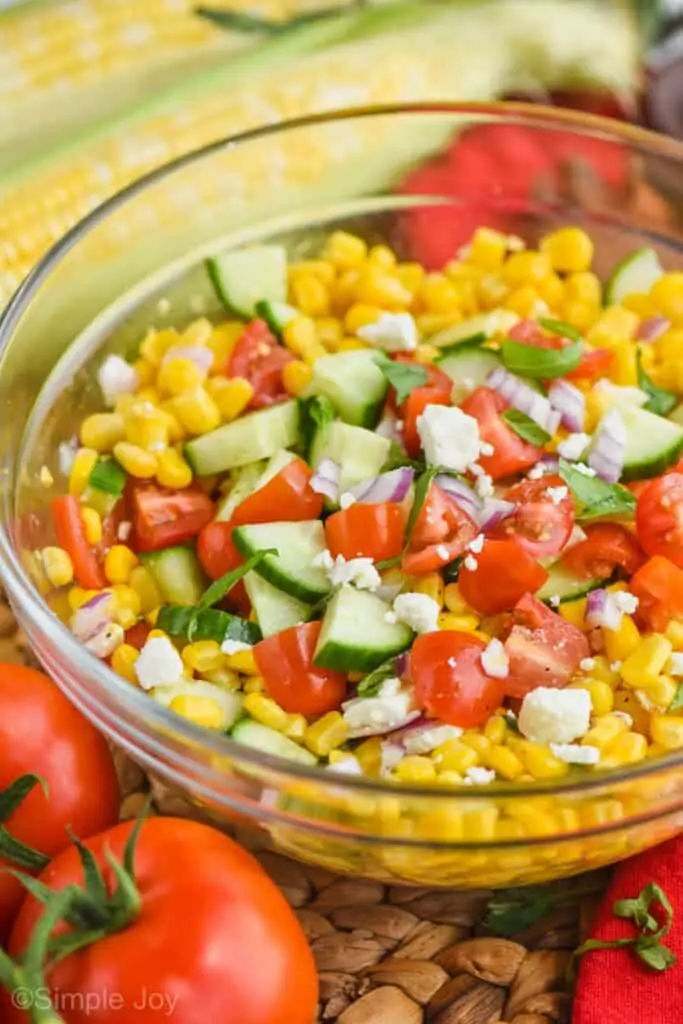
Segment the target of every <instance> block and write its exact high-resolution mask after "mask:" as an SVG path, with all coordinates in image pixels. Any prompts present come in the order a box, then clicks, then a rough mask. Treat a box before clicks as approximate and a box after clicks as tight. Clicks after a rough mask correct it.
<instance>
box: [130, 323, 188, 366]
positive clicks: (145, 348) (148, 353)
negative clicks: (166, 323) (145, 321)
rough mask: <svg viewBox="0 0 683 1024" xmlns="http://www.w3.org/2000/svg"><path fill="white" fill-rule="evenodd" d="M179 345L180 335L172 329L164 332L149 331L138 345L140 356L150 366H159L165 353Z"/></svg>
mask: <svg viewBox="0 0 683 1024" xmlns="http://www.w3.org/2000/svg"><path fill="white" fill-rule="evenodd" d="M179 344H180V335H179V334H178V332H177V331H175V330H173V328H169V329H168V330H164V331H155V330H151V331H150V332H149V334H148V335H147V337H146V338H145V339H144V340H143V342H142V344H141V345H140V355H141V357H142V358H143V359H145V360H146V361H147V362H148V363H151V364H152V366H155V367H157V366H159V365H160V364H161V360H162V359H163V357H164V355H165V354H166V351H167V350H168V349H169V348H171V346H172V345H179Z"/></svg>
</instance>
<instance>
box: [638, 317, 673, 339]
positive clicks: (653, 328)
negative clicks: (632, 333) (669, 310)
mask: <svg viewBox="0 0 683 1024" xmlns="http://www.w3.org/2000/svg"><path fill="white" fill-rule="evenodd" d="M670 327H671V321H670V320H667V318H666V317H665V316H651V317H648V319H647V320H643V322H642V324H641V325H640V327H639V328H638V330H637V331H636V339H637V340H638V341H656V340H657V338H660V337H661V336H662V334H665V333H666V332H667V331H668V330H669V328H670Z"/></svg>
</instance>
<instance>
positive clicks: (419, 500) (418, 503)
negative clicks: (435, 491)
mask: <svg viewBox="0 0 683 1024" xmlns="http://www.w3.org/2000/svg"><path fill="white" fill-rule="evenodd" d="M438 474H439V467H438V466H429V467H428V468H427V469H426V470H425V471H424V473H423V474H422V475H421V476H419V477H418V479H417V483H416V484H415V497H414V498H413V504H412V507H411V509H410V515H409V516H408V523H407V525H406V540H408V541H410V536H411V534H412V532H413V529H414V528H415V523H416V522H417V519H418V516H419V515H420V512H421V511H422V506H423V505H424V503H425V501H426V500H427V495H428V494H429V488H430V487H431V486H432V483H433V482H434V477H436V476H438Z"/></svg>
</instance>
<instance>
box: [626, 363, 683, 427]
mask: <svg viewBox="0 0 683 1024" xmlns="http://www.w3.org/2000/svg"><path fill="white" fill-rule="evenodd" d="M636 360H637V364H638V387H639V388H640V390H641V391H644V392H645V394H646V395H647V396H648V399H647V402H646V403H645V408H646V409H648V410H649V411H650V412H654V413H656V415H657V416H668V415H669V413H670V412H671V410H672V409H673V408H674V406H676V405H678V398H677V397H676V395H674V394H673V392H671V391H666V390H665V389H664V388H658V387H657V385H656V384H654V383H653V381H652V380H651V379H650V377H649V376H648V375H647V373H646V372H645V370H644V369H643V357H642V352H641V350H640V348H639V349H638V352H637V354H636Z"/></svg>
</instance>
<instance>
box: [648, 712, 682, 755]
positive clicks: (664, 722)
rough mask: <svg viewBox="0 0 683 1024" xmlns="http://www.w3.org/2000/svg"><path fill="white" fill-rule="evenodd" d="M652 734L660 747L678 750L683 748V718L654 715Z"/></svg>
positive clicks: (651, 727)
mask: <svg viewBox="0 0 683 1024" xmlns="http://www.w3.org/2000/svg"><path fill="white" fill-rule="evenodd" d="M650 733H651V735H652V739H653V740H654V742H655V743H658V744H659V746H660V747H664V749H665V750H678V749H679V747H683V716H681V715H653V716H652V718H651V719H650Z"/></svg>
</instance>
